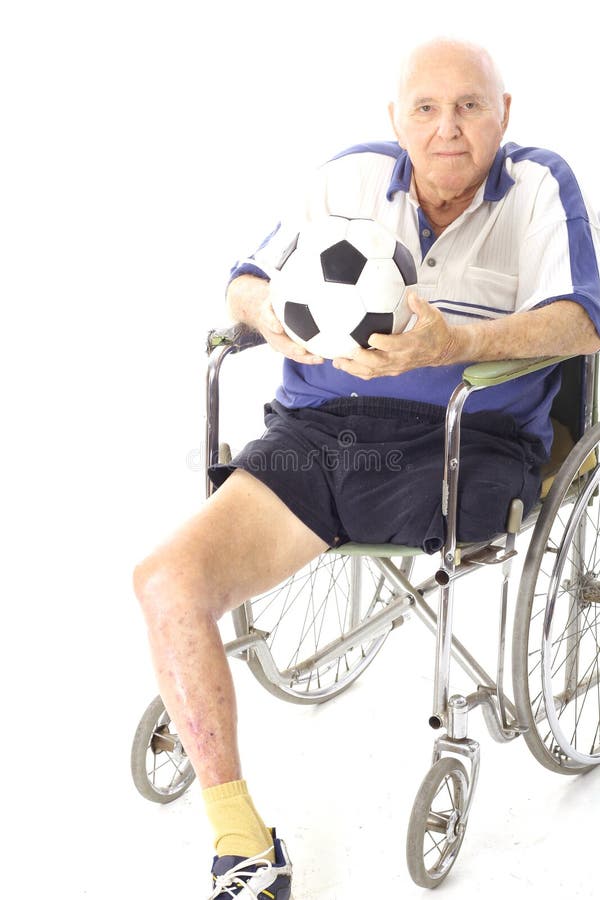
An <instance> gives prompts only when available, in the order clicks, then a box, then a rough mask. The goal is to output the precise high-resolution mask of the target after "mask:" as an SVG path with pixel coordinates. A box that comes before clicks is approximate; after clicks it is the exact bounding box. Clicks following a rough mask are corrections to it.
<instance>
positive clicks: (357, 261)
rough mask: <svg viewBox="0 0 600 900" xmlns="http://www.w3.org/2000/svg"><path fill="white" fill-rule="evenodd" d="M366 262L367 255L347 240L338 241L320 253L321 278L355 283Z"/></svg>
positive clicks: (343, 282)
mask: <svg viewBox="0 0 600 900" xmlns="http://www.w3.org/2000/svg"><path fill="white" fill-rule="evenodd" d="M366 264H367V257H366V256H363V255H362V253H361V252H360V250H357V249H356V247H354V246H353V245H352V244H351V243H350V242H349V241H338V242H337V244H332V246H331V247H328V248H327V250H323V252H322V253H321V268H322V269H323V278H324V279H325V281H333V282H335V283H336V284H356V282H357V281H358V279H359V278H360V273H361V272H362V270H363V269H364V267H365V266H366Z"/></svg>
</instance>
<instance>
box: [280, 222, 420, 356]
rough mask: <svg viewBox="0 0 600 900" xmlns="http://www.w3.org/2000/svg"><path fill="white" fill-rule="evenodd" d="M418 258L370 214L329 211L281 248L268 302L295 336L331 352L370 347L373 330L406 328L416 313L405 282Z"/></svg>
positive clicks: (314, 349)
mask: <svg viewBox="0 0 600 900" xmlns="http://www.w3.org/2000/svg"><path fill="white" fill-rule="evenodd" d="M416 282H417V271H416V267H415V262H414V260H413V257H412V255H411V253H410V252H409V251H408V250H407V248H406V247H405V246H404V245H403V244H401V243H400V241H398V240H397V238H396V236H395V235H394V234H392V232H391V231H388V229H386V228H384V226H383V225H381V224H380V223H379V222H376V221H374V220H373V219H348V218H345V217H344V216H335V215H330V216H326V217H324V218H322V219H318V220H315V221H314V222H310V223H307V224H306V226H305V227H304V228H303V229H302V230H301V231H300V232H299V233H298V234H297V235H296V236H295V237H294V239H293V240H292V241H291V242H290V244H289V245H288V246H287V247H286V249H285V250H284V251H283V253H282V255H281V258H280V259H279V261H278V262H277V264H276V266H275V272H274V273H273V277H272V278H271V295H270V297H271V303H272V306H273V310H274V312H275V315H276V316H277V317H278V318H279V320H280V321H281V323H282V324H283V327H284V328H285V330H286V332H287V334H288V335H289V336H290V337H291V338H292V340H294V341H296V342H297V343H299V344H301V345H302V346H303V347H306V349H307V350H310V352H311V353H314V354H316V355H317V356H323V357H325V358H326V359H334V358H335V357H337V356H346V357H347V356H351V355H352V353H353V351H355V350H356V348H357V347H365V348H366V347H368V346H369V343H368V340H369V336H370V335H372V334H375V333H377V334H392V333H395V332H400V331H403V330H404V328H405V327H406V325H407V324H408V322H409V320H410V318H411V315H412V313H411V311H410V310H409V308H408V305H407V303H406V286H407V285H412V284H416Z"/></svg>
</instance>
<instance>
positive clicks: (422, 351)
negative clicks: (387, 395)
mask: <svg viewBox="0 0 600 900" xmlns="http://www.w3.org/2000/svg"><path fill="white" fill-rule="evenodd" d="M409 305H410V307H411V309H412V311H413V312H414V313H415V314H416V315H417V322H416V324H415V326H414V328H412V329H411V331H407V332H406V333H404V334H390V335H383V334H377V335H372V337H371V339H370V343H371V345H372V346H373V347H374V348H375V349H374V350H357V352H356V353H355V354H354V355H353V357H352V359H337V360H335V361H334V366H335V367H336V368H338V369H341V370H343V371H344V372H348V373H349V374H351V375H357V376H358V377H359V378H365V379H370V378H380V377H381V376H383V375H399V374H400V373H401V372H407V371H408V370H410V369H415V368H420V367H422V366H447V365H452V364H454V363H462V362H464V363H474V362H486V361H491V360H498V359H528V358H529V357H535V356H569V355H571V354H573V355H575V354H585V353H595V352H596V351H597V350H599V349H600V337H598V333H597V332H596V329H595V328H594V325H593V323H592V320H591V319H590V318H589V316H588V314H587V312H586V311H585V309H584V308H583V307H582V306H581V305H580V304H579V303H575V302H574V301H572V300H557V301H555V302H553V303H550V304H548V305H547V306H543V307H540V308H539V309H532V310H527V311H525V312H517V313H512V314H511V315H509V316H504V317H503V318H502V319H494V320H493V321H485V322H479V321H477V322H469V323H468V324H466V325H450V324H449V323H448V322H447V321H446V319H445V318H444V317H443V315H442V314H441V313H440V312H439V310H437V309H435V307H433V306H431V305H430V304H429V303H427V301H426V300H422V299H421V298H419V297H417V296H416V294H411V295H410V296H409Z"/></svg>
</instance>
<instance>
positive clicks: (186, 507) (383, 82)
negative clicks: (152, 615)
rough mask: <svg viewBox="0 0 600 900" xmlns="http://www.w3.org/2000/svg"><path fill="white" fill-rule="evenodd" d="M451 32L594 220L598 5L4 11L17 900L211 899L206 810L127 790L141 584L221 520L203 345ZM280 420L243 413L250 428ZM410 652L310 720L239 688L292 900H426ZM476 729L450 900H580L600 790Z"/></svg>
mask: <svg viewBox="0 0 600 900" xmlns="http://www.w3.org/2000/svg"><path fill="white" fill-rule="evenodd" d="M448 32H450V33H452V34H454V35H457V36H465V37H469V38H472V39H475V40H478V41H480V42H482V43H484V44H486V45H487V46H488V47H489V48H490V49H491V50H492V52H493V53H495V54H496V56H497V58H498V61H499V63H500V65H501V67H502V68H503V70H504V72H505V76H506V83H507V88H508V89H509V90H510V91H511V92H512V93H513V95H514V105H513V120H512V125H511V127H510V131H509V134H508V135H507V137H508V139H512V140H516V141H517V142H518V143H521V144H534V145H538V146H549V147H551V148H552V149H554V150H557V151H559V152H561V153H563V154H564V155H565V156H566V157H567V159H568V160H569V161H570V163H571V165H572V166H573V168H574V169H575V171H576V172H577V173H578V175H579V178H580V180H581V181H582V183H583V184H584V185H585V187H586V188H587V192H588V193H589V195H590V196H591V197H592V198H594V202H595V203H596V204H597V205H600V171H599V169H598V163H597V146H598V124H597V123H598V109H597V96H598V76H597V59H598V41H597V33H596V29H595V28H594V27H593V26H592V24H591V22H590V20H589V6H587V5H584V4H583V3H582V2H580V0H572V2H571V3H569V4H564V3H560V4H559V3H552V2H545V3H539V2H533V3H532V2H530V3H527V4H525V3H521V4H496V5H494V6H492V5H490V6H485V5H484V4H482V3H481V2H454V3H448V2H438V0H429V2H428V3H427V4H411V5H408V4H402V3H400V2H392V0H369V2H364V3H359V2H350V0H345V2H344V0H332V2H328V0H322V2H319V3H312V2H306V0H305V2H303V3H286V2H285V0H281V2H268V0H254V2H252V3H242V2H241V0H230V2H228V3H222V4H215V3H212V4H206V3H203V4H201V3H192V2H177V0H172V2H170V3H166V2H163V3H159V2H154V0H145V2H134V0H119V2H114V0H104V2H86V0H77V2H70V3H69V2H64V0H59V2H37V3H36V2H29V0H19V2H17V0H13V2H6V3H4V4H3V5H2V11H1V13H0V85H1V91H0V111H1V119H0V121H1V126H2V139H1V141H0V154H1V156H2V165H1V167H0V182H1V192H0V219H1V231H2V234H1V242H0V260H1V264H0V277H1V279H2V310H3V327H2V329H1V333H0V334H1V336H0V341H1V344H0V348H1V352H0V364H1V366H2V384H3V415H2V434H3V437H2V458H3V462H2V467H1V470H0V471H1V478H2V494H1V496H2V512H3V525H2V527H3V535H2V544H3V551H4V552H3V554H2V556H3V566H2V570H1V571H2V575H1V576H0V577H1V579H2V587H3V595H4V599H3V608H4V628H3V629H2V654H1V656H2V672H3V678H2V685H3V699H4V729H3V733H4V741H3V742H2V752H3V760H4V764H3V771H4V773H5V774H4V778H5V784H4V791H3V803H2V818H3V823H4V825H5V827H6V826H9V828H10V832H11V834H10V838H9V841H10V843H9V844H8V845H7V846H5V847H3V850H4V851H5V852H4V853H3V855H5V865H6V863H8V873H7V872H6V869H5V872H4V874H3V882H4V883H5V884H6V883H11V882H12V888H11V896H13V897H23V898H29V897H32V896H34V895H41V896H48V897H60V898H61V900H70V898H79V897H87V898H101V897H102V898H104V897H107V896H110V897H111V898H113V900H121V898H125V897H127V898H130V897H138V896H142V895H144V896H146V897H149V898H150V897H159V896H164V895H165V894H166V893H167V891H172V892H173V895H177V896H178V897H182V898H183V897H202V896H204V895H205V885H206V881H207V869H208V859H209V857H210V854H211V848H210V838H209V834H208V829H207V827H206V824H205V822H204V818H203V811H202V807H201V800H200V796H199V794H198V793H197V788H193V789H192V790H191V791H190V792H189V794H188V795H186V797H185V798H183V800H181V801H179V803H177V804H174V805H173V806H171V807H167V808H159V807H157V806H154V805H153V804H149V803H147V802H145V801H143V800H141V798H139V797H138V795H137V794H136V793H135V791H134V789H133V787H132V785H131V782H130V778H129V773H128V754H129V746H130V742H131V737H132V734H133V730H134V728H135V725H136V723H137V720H138V718H139V716H140V715H141V712H142V711H143V709H144V707H145V705H146V704H147V702H149V700H150V699H151V698H152V696H153V695H154V693H155V688H154V681H153V676H152V672H151V669H150V664H149V659H148V653H147V650H146V642H145V635H144V633H143V624H142V620H141V616H140V614H139V612H138V610H137V607H136V603H135V600H134V597H133V593H132V590H131V586H130V573H131V569H132V568H133V566H134V563H135V562H136V560H137V559H138V558H140V557H141V556H142V555H143V554H144V553H146V552H147V551H148V550H149V549H150V548H151V547H152V545H153V544H154V543H155V542H156V541H158V540H159V539H161V538H162V537H163V536H164V534H165V532H168V530H169V529H170V528H172V527H173V526H175V525H176V524H177V523H178V522H179V521H180V520H182V519H183V518H184V517H186V516H188V515H189V514H191V513H192V512H194V511H195V510H196V509H197V507H198V505H199V504H200V503H201V502H202V497H203V479H202V473H201V471H199V468H198V465H197V461H198V448H199V447H200V446H201V440H202V428H203V419H202V407H203V371H204V354H203V342H204V334H205V331H206V329H207V328H208V326H209V325H213V324H215V323H221V322H223V321H224V314H223V309H222V296H223V289H224V283H225V280H226V276H227V270H228V267H229V265H230V264H231V262H232V261H233V260H234V259H235V258H236V257H237V256H238V255H246V254H247V253H248V252H249V251H251V250H252V249H253V247H254V246H255V245H256V243H257V242H258V241H260V239H261V238H262V236H263V235H264V234H265V233H266V232H267V231H268V230H270V228H271V227H272V225H273V224H274V223H275V222H276V221H277V215H278V210H279V208H280V205H281V202H282V199H283V198H284V197H285V194H286V191H287V190H288V189H289V185H290V181H293V180H294V178H295V177H296V176H298V177H300V176H303V175H304V174H305V173H306V172H308V171H310V169H311V168H312V167H313V166H314V165H317V164H318V163H320V162H321V161H323V160H325V159H327V158H328V157H329V156H330V155H331V154H333V153H335V152H336V151H337V150H340V149H343V148H344V147H346V146H348V145H350V144H353V143H356V142H358V141H361V140H369V139H389V138H391V137H392V134H391V130H390V128H389V126H388V122H387V113H386V105H387V102H388V100H389V99H390V97H391V94H392V91H393V83H394V72H395V65H396V61H397V59H398V58H399V56H400V55H401V53H402V52H404V51H405V50H406V49H407V48H409V47H410V46H411V45H412V44H413V43H415V41H418V40H420V39H421V38H424V37H425V38H426V37H430V36H435V35H437V34H441V33H448ZM269 391H270V388H266V389H265V390H264V391H263V389H262V388H261V389H258V388H256V389H253V390H252V391H251V395H252V401H253V404H254V407H255V411H256V413H257V414H259V413H260V406H261V403H262V401H263V400H264V399H268V395H269ZM224 559H226V550H224ZM481 601H482V605H483V604H485V605H486V606H487V604H488V603H490V600H489V598H488V597H487V596H485V597H482V598H481ZM495 615H496V614H495V609H493V610H492V609H491V607H490V611H489V615H488V616H487V618H489V619H490V621H491V622H492V623H495ZM484 621H485V616H484ZM409 627H410V629H411V635H412V637H411V636H409V635H407V634H405V633H402V629H401V631H400V633H398V634H397V635H394V636H393V638H392V642H390V644H389V645H388V646H387V647H386V648H385V652H384V654H383V655H382V658H381V661H379V660H378V661H377V663H376V664H375V666H374V667H373V669H372V670H370V671H369V673H368V674H367V675H366V676H365V679H364V681H363V682H360V683H359V684H358V685H357V687H356V689H355V690H353V691H351V692H349V694H348V695H346V696H344V697H343V698H340V700H339V701H337V702H335V703H334V704H332V705H330V706H329V707H325V708H319V709H317V710H305V709H301V710H298V709H296V708H293V707H290V706H287V705H284V704H281V703H278V702H277V701H275V700H272V699H271V698H270V697H269V696H268V695H267V694H266V693H264V692H262V691H261V690H260V689H259V688H258V686H257V685H255V683H254V682H253V681H252V680H251V676H250V674H249V673H247V672H246V670H245V669H243V667H242V666H241V664H238V666H237V668H236V670H235V672H236V675H235V677H236V681H237V682H238V684H239V690H240V696H241V703H240V706H241V725H242V744H243V751H244V757H245V760H246V772H245V774H246V775H247V778H248V780H249V783H250V787H251V789H253V792H254V794H255V796H256V799H257V802H258V804H259V806H260V807H261V809H262V810H264V815H265V817H266V818H267V819H268V820H269V821H274V822H276V823H277V824H278V825H279V828H280V831H281V834H282V836H284V837H285V838H286V839H287V841H288V844H289V845H290V851H291V852H292V855H293V858H294V861H295V864H296V871H297V882H296V885H297V886H296V900H310V898H317V897H318V898H326V900H334V898H335V900H342V898H343V900H354V898H358V897H365V896H375V895H376V894H377V896H379V894H381V895H382V896H400V895H403V896H405V897H416V896H418V895H420V893H421V892H420V890H418V889H416V888H415V887H414V886H413V885H412V882H410V880H409V878H408V875H407V873H406V870H405V868H404V861H403V844H404V838H405V828H406V823H407V821H408V816H409V813H410V805H411V803H412V797H413V795H414V792H415V790H416V786H417V784H418V782H419V781H420V779H421V778H422V776H423V775H424V774H425V771H426V769H427V766H428V763H429V754H430V751H431V738H432V736H431V734H430V732H429V730H428V729H427V725H426V720H427V716H428V715H429V707H430V702H431V701H430V695H431V684H430V675H431V667H432V662H433V657H432V653H431V652H430V651H431V649H432V647H433V644H432V642H431V640H430V638H429V636H428V635H423V636H422V635H421V634H420V626H419V625H418V624H417V623H410V626H409ZM478 627H479V626H478ZM467 628H469V623H467ZM459 686H460V687H462V688H465V687H466V688H467V689H470V687H469V686H467V685H460V684H459ZM473 721H474V730H475V732H477V733H476V735H475V736H477V737H478V736H479V735H480V734H481V737H482V742H483V768H482V776H481V785H480V788H479V794H478V796H477V797H476V800H475V809H474V812H473V816H472V824H471V825H470V827H469V834H468V839H467V841H466V842H465V846H464V849H463V852H462V855H461V859H460V860H459V863H458V866H457V870H456V872H455V873H454V874H453V876H452V877H451V879H450V880H449V881H448V883H447V887H446V888H443V889H442V890H444V891H445V892H446V893H447V895H448V896H449V897H455V896H456V897H458V896H460V897H461V898H463V897H475V896H476V895H478V894H480V893H481V892H483V891H485V892H486V893H488V894H490V895H495V894H498V895H500V893H502V894H504V893H506V892H509V891H510V893H511V895H512V896H514V897H530V896H531V895H532V893H533V894H534V895H538V893H539V895H542V893H543V892H546V891H547V892H548V893H550V892H551V891H552V889H554V891H553V892H554V893H558V892H559V891H560V892H561V893H562V894H567V895H569V896H580V897H592V896H593V895H594V890H595V886H596V880H597V879H596V876H595V873H594V869H595V867H594V859H595V857H594V849H595V847H596V846H597V841H598V834H597V825H596V822H595V818H593V815H592V814H593V813H594V809H595V806H596V805H597V801H598V798H599V796H600V782H599V780H598V777H596V774H597V773H594V774H593V775H592V776H588V778H586V779H583V780H581V779H580V780H579V781H570V780H569V779H563V778H560V777H559V776H553V775H551V774H550V773H547V772H545V771H544V770H542V769H541V768H540V767H539V766H538V765H537V764H536V763H535V762H534V761H533V759H531V758H530V757H529V756H528V754H527V751H526V748H525V747H524V745H523V744H522V743H519V742H517V744H513V745H510V746H507V747H499V746H497V745H495V744H493V742H492V741H491V740H490V738H489V737H487V734H486V733H485V732H484V729H483V727H482V726H481V722H480V721H479V720H477V719H476V718H475V717H474V720H473ZM5 835H6V828H5ZM388 889H389V890H388Z"/></svg>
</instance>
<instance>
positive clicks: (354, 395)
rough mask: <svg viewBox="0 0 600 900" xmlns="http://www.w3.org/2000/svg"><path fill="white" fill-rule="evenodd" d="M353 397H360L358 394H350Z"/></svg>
mask: <svg viewBox="0 0 600 900" xmlns="http://www.w3.org/2000/svg"><path fill="white" fill-rule="evenodd" d="M350 396H351V397H358V394H355V393H354V391H352V393H351V394H350Z"/></svg>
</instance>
